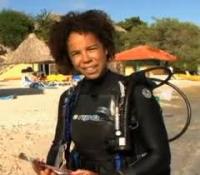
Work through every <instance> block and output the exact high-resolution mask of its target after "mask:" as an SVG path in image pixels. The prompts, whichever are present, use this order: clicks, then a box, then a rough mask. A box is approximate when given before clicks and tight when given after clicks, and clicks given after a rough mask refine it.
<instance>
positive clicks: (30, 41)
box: [5, 33, 54, 64]
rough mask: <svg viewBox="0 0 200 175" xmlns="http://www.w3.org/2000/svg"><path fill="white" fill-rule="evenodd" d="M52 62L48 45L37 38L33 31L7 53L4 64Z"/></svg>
mask: <svg viewBox="0 0 200 175" xmlns="http://www.w3.org/2000/svg"><path fill="white" fill-rule="evenodd" d="M52 62H54V59H53V57H52V55H51V53H50V49H49V47H48V45H47V44H46V43H45V42H44V41H42V40H40V39H38V38H37V36H36V35H35V34H34V33H31V34H29V35H28V37H27V38H26V39H25V40H24V41H23V42H22V43H21V44H20V45H19V46H18V48H17V49H16V50H14V51H13V52H10V53H9V54H8V55H7V59H6V61H5V64H22V63H25V64H34V63H41V64H43V63H52Z"/></svg>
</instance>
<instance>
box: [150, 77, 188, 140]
mask: <svg viewBox="0 0 200 175" xmlns="http://www.w3.org/2000/svg"><path fill="white" fill-rule="evenodd" d="M149 79H150V80H151V81H157V82H161V83H162V82H163V80H160V79H157V78H149ZM165 84H166V85H168V86H170V87H172V88H173V89H174V90H175V91H176V92H177V93H178V94H179V95H180V96H181V97H182V98H183V100H184V102H185V104H186V108H187V119H186V122H185V125H184V127H183V128H182V130H181V131H180V132H179V133H178V134H176V135H175V136H173V137H172V138H169V139H168V140H169V142H172V141H174V140H176V139H178V138H179V137H180V136H182V135H183V134H184V133H185V131H186V130H187V129H188V127H189V125H190V122H191V118H192V110H191V105H190V102H189V100H188V98H187V96H186V95H185V94H184V93H183V92H182V91H181V90H180V89H179V88H178V87H177V86H175V85H174V84H172V83H170V82H165Z"/></svg>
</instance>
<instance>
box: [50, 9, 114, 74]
mask: <svg viewBox="0 0 200 175" xmlns="http://www.w3.org/2000/svg"><path fill="white" fill-rule="evenodd" d="M71 32H80V33H82V32H83V33H92V34H94V35H95V36H96V37H97V38H98V39H99V41H100V42H101V43H102V44H103V46H104V48H106V49H107V50H108V54H107V59H112V58H113V57H114V55H115V43H114V35H115V29H114V26H113V23H112V20H111V19H110V17H109V16H108V15H107V14H106V13H105V12H103V11H101V10H88V11H85V12H69V13H67V14H66V15H65V16H63V17H62V18H61V20H60V21H59V22H56V23H55V24H54V25H53V27H52V29H51V32H50V39H49V47H50V50H51V54H52V55H53V57H54V59H55V62H56V64H57V66H58V68H60V72H61V73H64V74H66V73H70V72H71V71H72V70H73V66H72V64H71V61H70V59H69V54H68V52H67V46H66V43H67V42H66V41H67V40H68V37H69V35H70V33H71Z"/></svg>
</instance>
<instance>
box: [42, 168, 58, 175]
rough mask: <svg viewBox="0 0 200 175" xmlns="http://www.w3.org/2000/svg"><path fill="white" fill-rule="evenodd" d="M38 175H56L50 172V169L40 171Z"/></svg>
mask: <svg viewBox="0 0 200 175" xmlns="http://www.w3.org/2000/svg"><path fill="white" fill-rule="evenodd" d="M38 175H56V174H55V173H54V172H52V171H51V170H50V169H48V168H46V169H44V170H41V171H40V172H39V174H38Z"/></svg>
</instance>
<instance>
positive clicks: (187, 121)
mask: <svg viewBox="0 0 200 175" xmlns="http://www.w3.org/2000/svg"><path fill="white" fill-rule="evenodd" d="M158 69H163V70H165V71H166V72H167V74H168V76H167V78H166V79H165V80H161V79H157V78H147V80H148V79H149V80H151V82H152V81H153V82H159V84H156V83H155V84H153V86H152V89H155V88H158V87H160V86H162V85H164V84H166V85H168V86H170V87H172V88H173V89H174V90H175V91H177V93H178V94H179V95H180V96H181V97H182V98H183V100H184V102H185V104H186V108H187V119H186V122H185V125H184V127H183V129H182V130H181V131H180V132H179V133H178V134H176V135H175V136H173V137H172V138H169V139H168V141H169V142H172V141H174V140H176V139H178V138H179V137H180V136H182V135H183V134H184V133H185V132H186V130H187V129H188V127H189V125H190V122H191V117H192V112H191V106H190V102H189V100H188V98H187V96H186V95H185V94H184V93H183V92H182V91H181V90H180V89H179V88H178V87H177V86H175V85H174V84H172V83H170V82H169V80H170V79H171V77H172V75H173V73H172V72H171V70H170V69H169V68H167V67H164V66H158V67H152V68H148V69H145V70H141V71H138V72H136V74H143V75H144V76H145V73H147V72H150V71H153V70H158ZM133 77H134V74H133V75H131V76H130V78H131V79H130V80H129V83H128V87H127V94H126V98H125V106H124V107H125V109H124V123H127V121H128V120H127V119H128V112H129V100H130V94H131V92H132V89H133V86H134V85H135V83H134V81H132V80H134V78H133ZM150 84H151V83H150ZM124 131H125V135H127V130H126V128H125V127H124Z"/></svg>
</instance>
